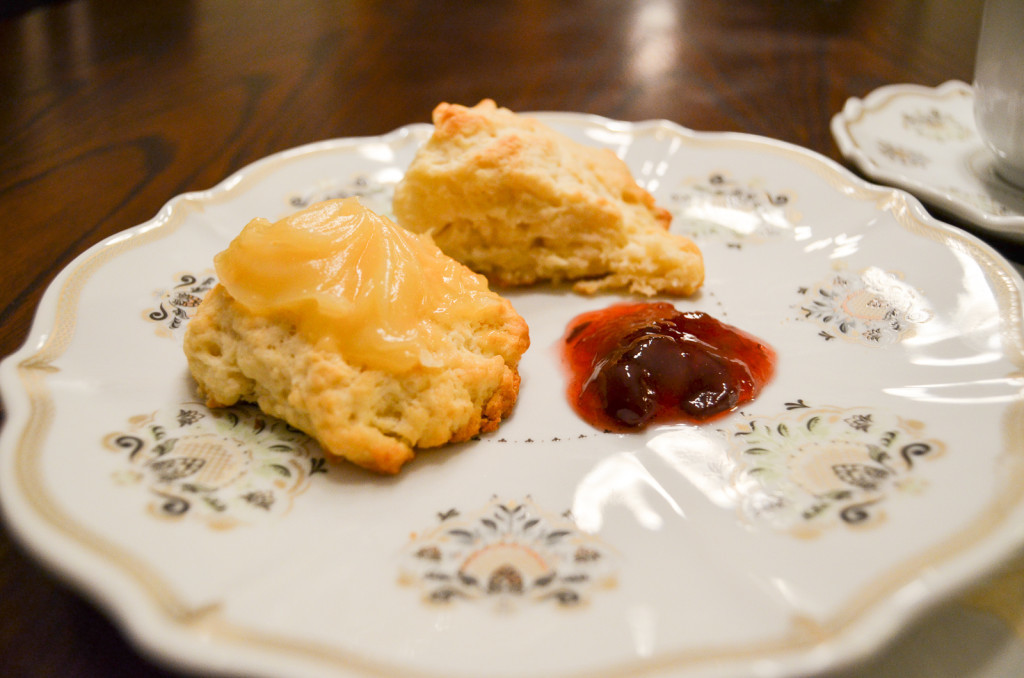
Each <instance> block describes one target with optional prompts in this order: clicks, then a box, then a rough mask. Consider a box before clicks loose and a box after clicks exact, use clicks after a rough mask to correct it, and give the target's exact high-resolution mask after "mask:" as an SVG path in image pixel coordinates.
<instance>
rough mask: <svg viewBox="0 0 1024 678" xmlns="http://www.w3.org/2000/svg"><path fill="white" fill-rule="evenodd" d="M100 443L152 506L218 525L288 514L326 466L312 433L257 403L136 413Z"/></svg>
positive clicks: (120, 475) (157, 511) (117, 477)
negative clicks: (119, 457)
mask: <svg viewBox="0 0 1024 678" xmlns="http://www.w3.org/2000/svg"><path fill="white" fill-rule="evenodd" d="M103 442H104V446H105V447H106V448H107V449H108V450H111V451H112V452H115V453H117V454H119V455H122V456H123V465H122V468H121V469H120V470H118V471H116V472H115V473H114V474H113V480H114V481H115V483H116V484H118V485H121V486H130V487H141V488H144V489H145V490H146V493H147V495H148V497H149V501H148V503H147V506H146V510H147V511H148V512H149V513H151V514H152V515H154V516H158V517H161V518H168V519H181V518H183V517H185V516H188V517H191V518H194V519H198V520H202V521H204V522H205V523H206V524H207V525H208V526H209V527H211V528H215V529H228V528H232V527H235V526H238V525H241V524H246V523H251V522H253V521H256V520H263V519H265V518H266V517H268V516H282V515H284V514H286V513H288V511H289V510H290V508H291V506H292V502H293V500H294V499H295V497H296V496H298V495H300V494H302V493H303V492H304V491H305V490H306V488H307V487H308V486H309V482H310V478H311V477H312V476H314V475H316V474H318V473H326V472H327V465H326V461H325V459H324V457H323V455H322V453H321V452H320V448H319V447H318V446H317V444H316V443H315V442H314V441H313V440H312V439H311V438H309V436H307V435H306V434H304V433H302V432H300V431H297V430H296V429H293V428H291V427H290V426H288V425H287V424H286V423H284V422H283V421H280V420H278V419H274V418H272V417H267V416H265V415H263V414H262V413H261V412H260V411H259V410H257V409H256V408H254V407H233V408H228V409H223V410H220V409H218V410H210V409H207V408H205V407H203V406H201V405H198V404H194V403H186V404H183V405H182V406H181V407H180V408H178V409H177V411H176V412H165V411H158V412H154V413H152V414H147V415H140V416H136V417H133V418H132V419H131V420H130V421H129V423H128V426H127V427H126V428H125V429H124V430H122V431H117V432H114V433H111V434H109V435H108V436H106V438H105V439H104V441H103Z"/></svg>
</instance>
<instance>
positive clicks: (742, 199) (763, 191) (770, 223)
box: [669, 171, 800, 248]
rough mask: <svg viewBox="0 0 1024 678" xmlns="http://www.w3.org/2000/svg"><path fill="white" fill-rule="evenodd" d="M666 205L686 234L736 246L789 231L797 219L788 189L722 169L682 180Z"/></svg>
mask: <svg viewBox="0 0 1024 678" xmlns="http://www.w3.org/2000/svg"><path fill="white" fill-rule="evenodd" d="M669 208H670V211H671V212H672V214H673V216H674V217H675V219H676V223H678V224H681V226H680V228H682V229H683V231H684V232H685V234H686V235H688V236H690V237H693V238H719V239H722V240H724V241H726V242H727V243H728V245H729V246H730V247H737V248H738V247H740V246H741V243H758V242H763V241H765V240H769V239H772V238H776V237H778V236H780V235H783V234H789V233H792V232H793V229H794V226H795V224H796V223H798V222H799V221H800V214H799V213H798V212H797V211H796V210H795V209H794V207H793V195H792V192H790V191H784V190H769V189H767V188H765V187H763V186H762V185H761V182H760V181H750V182H747V183H743V182H740V181H738V180H736V179H734V178H732V177H731V176H730V175H729V173H727V172H724V171H723V172H714V173H712V174H710V175H708V176H707V177H706V178H704V179H690V180H688V181H686V182H685V183H684V184H683V185H682V186H681V187H680V188H678V189H677V190H675V191H673V192H672V194H671V195H670V197H669Z"/></svg>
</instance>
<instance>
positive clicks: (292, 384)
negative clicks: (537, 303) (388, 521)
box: [185, 285, 529, 473]
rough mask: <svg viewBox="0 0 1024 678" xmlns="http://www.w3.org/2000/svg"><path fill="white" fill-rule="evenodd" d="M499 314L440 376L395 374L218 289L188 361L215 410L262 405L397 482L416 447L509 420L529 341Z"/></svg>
mask: <svg viewBox="0 0 1024 678" xmlns="http://www.w3.org/2000/svg"><path fill="white" fill-rule="evenodd" d="M502 301H504V300H502ZM492 308H495V307H492ZM497 308H498V309H499V311H498V314H497V315H496V316H494V317H487V318H480V319H479V321H478V323H477V324H476V325H475V326H472V327H467V328H452V330H451V341H450V342H449V343H448V344H447V345H446V346H445V348H444V354H443V355H434V356H432V359H431V360H430V361H428V362H429V363H430V364H432V365H435V366H434V367H425V366H422V365H421V366H419V367H418V368H416V369H414V370H412V371H407V372H403V373H389V372H387V371H385V370H381V369H369V368H366V367H364V366H360V365H357V364H352V363H350V362H348V361H347V360H346V359H345V356H343V355H341V354H339V353H338V352H336V351H332V350H329V349H326V350H325V349H324V348H323V347H320V346H315V345H313V344H311V343H310V342H309V341H307V340H306V339H304V338H303V337H302V336H300V335H299V333H297V332H296V329H295V324H294V323H293V322H290V321H289V318H288V316H287V315H273V316H272V315H257V314H253V313H251V312H249V311H248V310H247V309H246V308H245V307H244V306H242V305H241V304H239V303H238V302H237V301H236V300H234V299H233V298H232V297H231V295H230V294H228V292H227V290H226V289H224V287H223V286H220V285H218V286H217V287H215V288H214V289H213V290H212V291H211V292H210V293H209V294H208V295H207V297H206V299H204V301H203V303H202V304H201V306H200V307H199V310H198V312H197V313H196V315H195V316H194V317H193V318H192V320H190V322H189V325H188V328H187V331H186V336H185V353H186V355H187V357H188V362H189V367H190V369H191V371H192V374H193V376H194V377H195V379H196V382H197V384H198V387H199V391H200V393H201V394H202V395H203V396H204V397H205V398H206V399H207V402H208V404H209V405H210V406H212V407H220V406H230V405H234V404H235V403H237V402H240V401H244V402H252V403H256V404H257V405H259V407H260V408H261V409H262V410H263V411H264V412H266V413H267V414H270V415H272V416H276V417H279V418H281V419H284V420H285V421H287V422H288V423H289V424H291V425H292V426H294V427H296V428H298V429H301V430H303V431H305V432H307V433H309V434H310V435H312V436H313V437H315V438H317V440H319V442H320V443H321V445H322V446H323V447H324V449H325V451H326V452H327V453H328V454H330V455H332V456H336V457H344V458H346V459H348V460H350V461H352V462H353V463H356V464H358V465H360V466H363V467H365V468H368V469H371V470H373V471H378V472H381V473H396V472H398V470H399V469H400V468H401V467H402V465H403V464H404V463H406V462H407V461H408V460H409V459H411V458H412V457H413V455H414V450H415V448H426V447H435V446H438V445H443V444H445V443H448V442H458V441H464V440H468V439H470V438H472V437H473V436H475V435H477V434H478V433H482V432H487V431H492V430H494V429H495V428H497V426H498V424H499V423H500V422H501V420H502V419H504V418H505V417H507V416H508V415H509V413H510V412H511V410H512V407H513V405H514V404H515V402H516V398H517V396H518V387H519V374H518V362H519V358H520V356H521V355H522V354H523V352H524V351H525V350H526V348H527V347H528V346H529V334H528V330H527V327H526V323H525V322H524V321H523V319H522V318H521V317H520V316H519V315H518V314H517V313H516V312H515V311H514V310H513V309H512V307H511V305H510V304H508V302H507V301H505V302H504V303H503V304H500V305H498V306H497Z"/></svg>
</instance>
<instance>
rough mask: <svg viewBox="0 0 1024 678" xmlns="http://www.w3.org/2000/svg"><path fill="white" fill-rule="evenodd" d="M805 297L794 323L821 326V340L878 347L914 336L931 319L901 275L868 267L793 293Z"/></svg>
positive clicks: (798, 307) (925, 306) (838, 274)
mask: <svg viewBox="0 0 1024 678" xmlns="http://www.w3.org/2000/svg"><path fill="white" fill-rule="evenodd" d="M797 292H798V293H799V294H800V295H801V296H802V297H803V301H802V303H800V304H799V305H798V306H796V307H795V308H797V309H798V311H799V316H798V318H799V319H801V320H807V321H810V322H814V323H817V324H818V325H820V326H821V327H822V331H821V332H820V333H819V334H820V336H821V337H822V338H823V339H825V340H832V339H835V338H836V337H842V338H844V339H847V340H850V341H853V342H857V343H861V344H867V345H870V346H879V345H886V344H893V343H896V342H899V341H901V340H902V339H905V338H907V337H910V336H912V335H913V334H914V330H915V328H916V326H917V325H919V324H921V323H924V322H927V321H928V320H929V319H930V318H931V315H932V314H931V311H930V310H929V309H928V307H927V305H926V304H925V302H924V300H923V299H922V297H921V295H920V294H919V293H918V292H917V291H916V290H914V289H913V288H912V287H910V286H909V285H907V284H906V283H905V282H903V280H901V277H900V275H899V274H896V273H891V272H887V271H883V270H881V269H878V268H874V267H869V268H867V269H865V270H863V271H861V272H860V273H859V274H850V273H837V274H836V275H834V276H833V277H832V278H831V279H829V280H826V281H821V282H818V283H816V284H813V285H807V286H803V287H800V288H798V289H797Z"/></svg>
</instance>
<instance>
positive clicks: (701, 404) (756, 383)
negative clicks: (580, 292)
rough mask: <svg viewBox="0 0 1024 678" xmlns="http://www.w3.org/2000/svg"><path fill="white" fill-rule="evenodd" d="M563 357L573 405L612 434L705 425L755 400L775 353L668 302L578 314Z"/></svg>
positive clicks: (768, 375) (747, 336)
mask: <svg viewBox="0 0 1024 678" xmlns="http://www.w3.org/2000/svg"><path fill="white" fill-rule="evenodd" d="M563 350H564V357H565V360H566V363H567V365H568V367H569V370H570V379H569V400H570V402H571V403H572V405H573V407H574V408H575V409H576V411H577V413H578V414H579V415H580V416H581V417H582V418H583V419H584V420H586V421H587V422H588V423H590V424H591V425H593V426H596V427H598V428H602V429H606V430H610V431H623V432H625V431H636V430H639V429H642V428H643V427H645V426H647V425H648V424H651V423H671V422H681V421H689V422H700V421H706V420H708V419H711V418H713V417H715V416H717V415H721V414H723V413H725V412H728V411H730V410H732V409H733V408H735V407H737V406H738V405H741V404H743V403H746V402H749V401H751V400H753V399H754V398H755V397H757V394H758V393H760V392H761V389H762V387H763V386H764V385H765V383H767V382H768V380H769V379H770V378H771V376H772V373H773V372H774V370H775V351H774V350H772V348H771V347H769V346H768V345H767V344H765V343H764V342H763V341H761V340H759V339H757V338H756V337H753V336H751V335H750V334H747V333H746V332H743V331H742V330H739V329H737V328H735V327H732V326H731V325H726V324H725V323H722V322H720V321H718V320H716V319H715V318H712V317H711V316H709V315H707V314H706V313H702V312H699V311H688V312H680V311H678V310H676V308H675V307H674V306H672V304H669V303H665V302H655V303H638V304H621V305H616V306H612V307H610V308H606V309H602V310H599V311H591V312H589V313H584V314H582V315H579V316H577V317H576V318H574V319H573V320H572V322H570V323H569V327H568V329H567V331H566V333H565V336H564V347H563Z"/></svg>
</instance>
